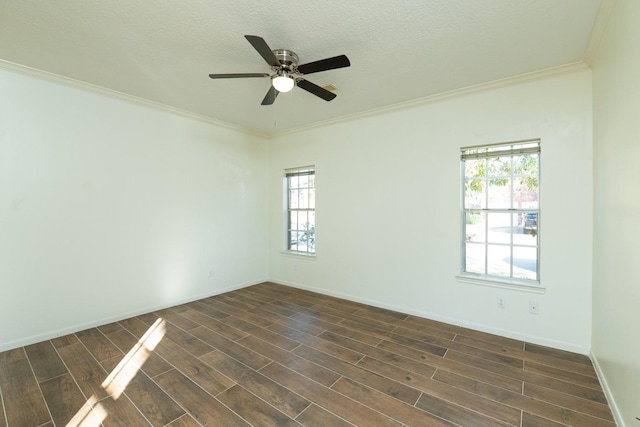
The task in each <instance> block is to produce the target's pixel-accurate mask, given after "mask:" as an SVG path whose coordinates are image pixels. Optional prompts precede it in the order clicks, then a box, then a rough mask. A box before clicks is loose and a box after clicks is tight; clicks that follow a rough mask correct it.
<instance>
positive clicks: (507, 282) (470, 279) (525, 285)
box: [456, 273, 547, 294]
mask: <svg viewBox="0 0 640 427" xmlns="http://www.w3.org/2000/svg"><path fill="white" fill-rule="evenodd" d="M456 280H457V281H458V282H463V283H471V284H473V285H480V286H489V287H492V288H502V289H510V290H514V291H521V292H531V293H535V294H544V293H545V292H546V290H547V288H545V287H544V286H542V285H540V284H532V283H531V282H529V281H524V280H517V279H499V278H494V277H491V278H488V277H485V276H479V275H476V274H465V273H461V274H457V275H456Z"/></svg>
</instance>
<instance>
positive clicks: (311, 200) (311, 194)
mask: <svg viewBox="0 0 640 427" xmlns="http://www.w3.org/2000/svg"><path fill="white" fill-rule="evenodd" d="M315 208H316V189H315V188H309V209H315Z"/></svg>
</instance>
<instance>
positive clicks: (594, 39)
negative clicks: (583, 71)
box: [584, 0, 616, 67]
mask: <svg viewBox="0 0 640 427" xmlns="http://www.w3.org/2000/svg"><path fill="white" fill-rule="evenodd" d="M615 6H616V0H603V1H602V4H601V5H600V10H598V16H597V17H596V22H595V24H593V29H592V30H591V35H590V36H589V44H588V45H587V50H586V51H585V53H584V62H586V63H587V64H588V65H589V66H590V67H592V66H593V59H594V58H595V56H596V54H597V53H598V50H599V49H600V43H601V42H602V39H603V37H604V34H605V33H606V31H607V27H608V25H609V19H610V18H611V15H612V14H613V9H615Z"/></svg>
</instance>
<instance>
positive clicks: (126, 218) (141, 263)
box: [0, 70, 268, 351]
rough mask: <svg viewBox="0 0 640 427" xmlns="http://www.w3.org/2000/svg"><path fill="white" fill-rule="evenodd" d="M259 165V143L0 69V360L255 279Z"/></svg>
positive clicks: (262, 204)
mask: <svg viewBox="0 0 640 427" xmlns="http://www.w3.org/2000/svg"><path fill="white" fill-rule="evenodd" d="M267 167H268V165H267V154H266V149H265V140H264V139H262V138H258V137H256V136H252V135H249V134H245V133H242V132H238V131H235V130H230V129H225V128H222V127H218V126H215V125H212V124H209V123H205V122H200V121H197V120H194V119H189V118H186V117H182V116H178V115H175V114H171V113H168V112H165V111H160V110H157V109H153V108H149V107H146V106H142V105H140V104H135V103H132V102H128V101H126V100H123V99H117V98H114V97H109V96H104V95H100V94H96V93H93V92H90V91H87V90H82V89H79V88H77V87H73V86H69V85H66V84H60V83H56V82H52V81H47V80H43V79H40V78H34V77H33V76H29V75H25V74H22V73H16V72H13V71H8V70H0V351H1V350H3V349H8V348H12V347H16V346H19V345H24V344H27V343H31V342H35V341H39V340H41V339H44V338H50V337H52V336H55V335H57V334H61V333H67V332H71V331H76V330H78V329H82V328H84V327H88V326H94V325H97V324H101V323H104V322H106V321H109V320H114V319H118V318H122V317H126V316H128V315H130V314H133V313H140V312H144V311H147V310H149V309H153V308H158V307H165V306H170V305H174V304H177V303H179V302H182V301H186V300H190V299H195V298H198V297H202V296H206V295H212V294H216V293H219V292H221V291H222V290H225V289H229V288H234V287H239V286H243V285H246V284H252V283H256V282H260V281H262V280H264V279H266V278H267V273H268V268H267V267H268V264H267V261H268V260H267V251H266V247H267V236H268V232H267V221H266V220H265V219H264V218H265V217H266V215H267V210H266V197H267V184H266V177H267ZM210 271H211V273H210Z"/></svg>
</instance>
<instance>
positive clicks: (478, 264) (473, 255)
mask: <svg viewBox="0 0 640 427" xmlns="http://www.w3.org/2000/svg"><path fill="white" fill-rule="evenodd" d="M465 249H466V251H465V252H466V259H465V271H467V272H469V273H476V274H486V271H485V270H484V265H485V253H484V250H485V245H481V244H477V243H467V245H466V248H465Z"/></svg>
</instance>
